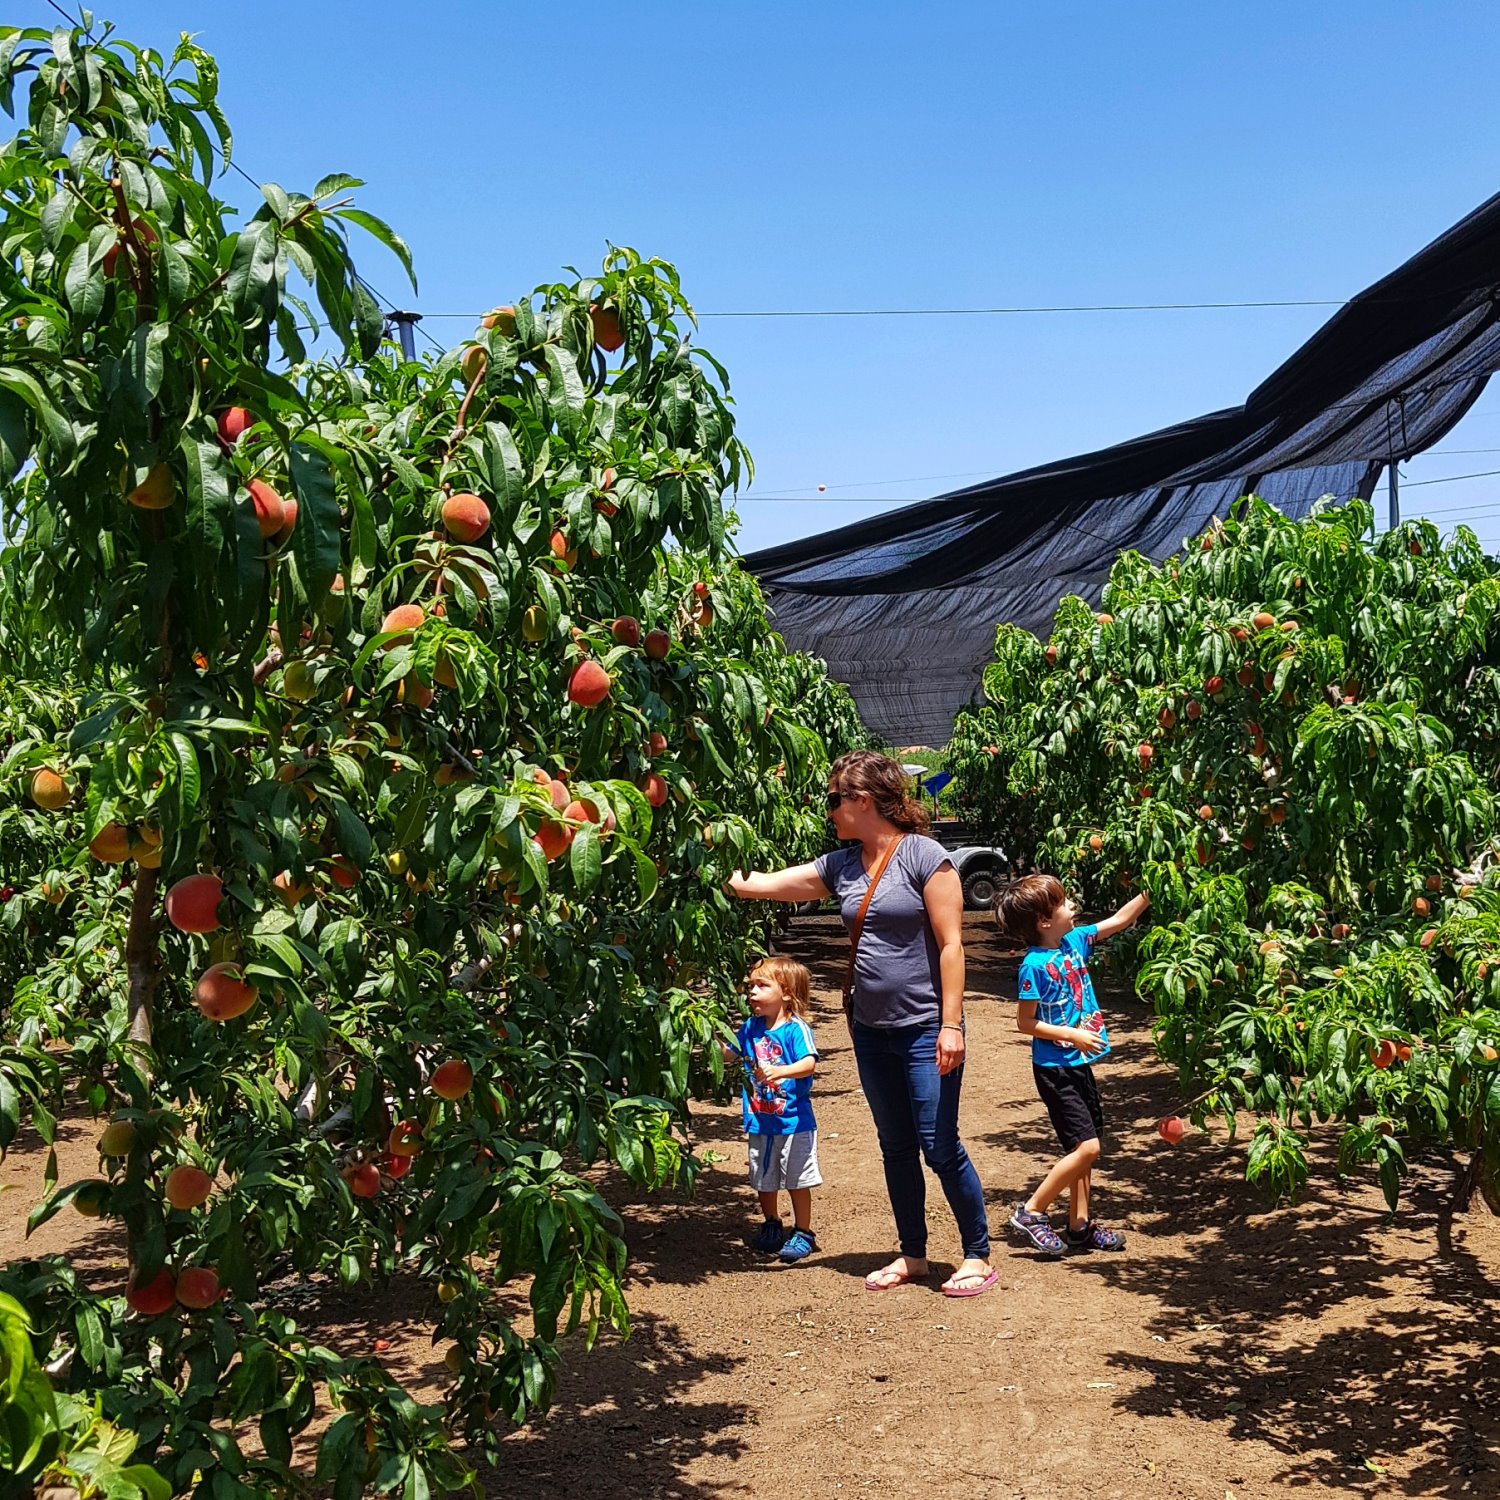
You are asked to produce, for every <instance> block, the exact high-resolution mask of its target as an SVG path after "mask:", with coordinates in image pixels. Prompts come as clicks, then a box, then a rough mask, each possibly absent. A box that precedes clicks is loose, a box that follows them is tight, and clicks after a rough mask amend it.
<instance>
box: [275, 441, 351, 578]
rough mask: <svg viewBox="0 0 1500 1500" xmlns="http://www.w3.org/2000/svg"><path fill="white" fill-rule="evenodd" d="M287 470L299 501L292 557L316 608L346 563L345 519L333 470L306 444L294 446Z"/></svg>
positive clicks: (323, 458)
mask: <svg viewBox="0 0 1500 1500" xmlns="http://www.w3.org/2000/svg"><path fill="white" fill-rule="evenodd" d="M287 466H288V469H289V471H290V473H291V478H292V490H293V493H294V494H295V495H296V497H297V524H296V525H295V526H294V527H293V528H292V556H293V558H294V559H295V560H296V564H297V573H298V576H299V577H300V578H301V580H302V587H303V589H304V591H305V592H306V594H307V599H308V602H309V604H311V605H312V606H313V607H314V608H316V607H317V606H318V605H319V604H321V603H322V601H323V599H324V598H325V597H326V596H327V594H328V590H329V588H330V586H331V585H332V583H333V580H334V576H335V575H336V574H337V573H338V571H339V566H340V564H341V563H342V561H343V549H344V535H343V518H342V516H341V514H340V512H339V498H338V492H337V490H336V489H335V487H334V479H333V466H332V465H331V464H330V463H329V462H328V459H327V458H326V457H325V456H324V455H323V454H321V453H319V452H318V451H317V450H316V449H314V448H310V447H308V446H307V444H305V443H293V444H292V446H291V448H290V449H289V450H288V452H287Z"/></svg>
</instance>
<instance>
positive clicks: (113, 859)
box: [89, 823, 130, 865]
mask: <svg viewBox="0 0 1500 1500" xmlns="http://www.w3.org/2000/svg"><path fill="white" fill-rule="evenodd" d="M89 853H90V854H92V855H93V856H94V858H95V859H97V860H98V861H99V862H100V863H101V864H106V865H118V864H122V863H124V861H125V860H127V859H129V858H130V835H129V833H127V832H126V830H125V828H124V826H123V825H122V824H119V823H106V824H105V825H104V827H103V828H101V829H100V830H99V832H98V833H96V834H95V835H94V837H93V839H92V840H91V841H90V843H89Z"/></svg>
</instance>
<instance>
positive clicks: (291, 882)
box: [271, 870, 312, 907]
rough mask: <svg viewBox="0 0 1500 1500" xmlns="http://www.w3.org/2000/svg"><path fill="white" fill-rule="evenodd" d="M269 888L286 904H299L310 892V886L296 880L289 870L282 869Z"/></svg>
mask: <svg viewBox="0 0 1500 1500" xmlns="http://www.w3.org/2000/svg"><path fill="white" fill-rule="evenodd" d="M271 888H272V889H273V890H274V891H275V892H276V894H277V895H278V896H279V897H280V898H281V900H282V902H283V903H284V904H285V905H287V906H289V907H290V906H301V905H302V903H303V902H304V901H305V900H307V898H308V897H309V896H310V895H311V894H312V887H311V886H310V885H308V884H306V883H305V882H304V881H301V880H298V879H297V877H296V876H295V875H293V874H292V872H291V871H290V870H283V871H282V872H281V874H279V875H278V876H277V877H276V878H275V879H274V880H273V881H272V882H271Z"/></svg>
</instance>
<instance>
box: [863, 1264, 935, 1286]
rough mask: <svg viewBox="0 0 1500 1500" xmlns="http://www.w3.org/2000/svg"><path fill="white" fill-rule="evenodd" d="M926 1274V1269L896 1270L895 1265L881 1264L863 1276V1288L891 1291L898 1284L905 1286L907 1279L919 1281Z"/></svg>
mask: <svg viewBox="0 0 1500 1500" xmlns="http://www.w3.org/2000/svg"><path fill="white" fill-rule="evenodd" d="M926 1275H927V1272H926V1271H920V1272H919V1271H898V1270H897V1269H896V1268H895V1266H893V1265H891V1266H882V1267H881V1268H880V1269H879V1270H878V1271H871V1272H870V1274H869V1275H868V1276H866V1277H865V1290H866V1291H867V1292H891V1291H894V1290H895V1289H896V1288H897V1287H898V1286H905V1285H906V1284H907V1282H909V1281H921V1280H923V1279H924V1278H925V1277H926Z"/></svg>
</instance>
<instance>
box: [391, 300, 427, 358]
mask: <svg viewBox="0 0 1500 1500" xmlns="http://www.w3.org/2000/svg"><path fill="white" fill-rule="evenodd" d="M390 319H391V322H393V323H394V324H395V325H396V337H397V338H399V339H400V340H401V358H402V359H404V360H405V361H406V362H407V363H408V364H411V363H412V362H413V361H414V360H415V359H416V357H417V337H416V327H417V324H418V323H420V322H421V321H422V314H421V313H417V312H394V311H393V312H392V313H391V314H390Z"/></svg>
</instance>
